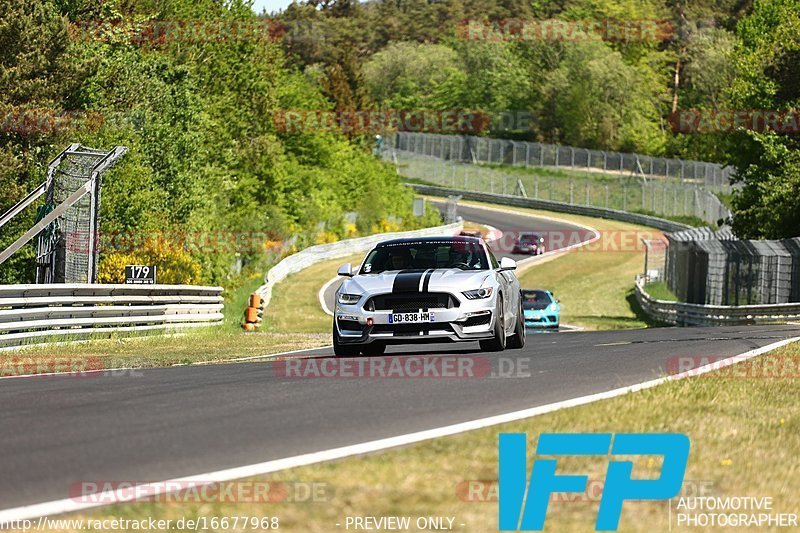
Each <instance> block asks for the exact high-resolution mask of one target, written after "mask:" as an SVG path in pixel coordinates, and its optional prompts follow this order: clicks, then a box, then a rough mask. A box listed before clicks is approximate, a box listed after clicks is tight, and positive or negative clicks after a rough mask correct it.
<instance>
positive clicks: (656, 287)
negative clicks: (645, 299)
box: [645, 281, 678, 302]
mask: <svg viewBox="0 0 800 533" xmlns="http://www.w3.org/2000/svg"><path fill="white" fill-rule="evenodd" d="M645 290H647V294H649V295H650V296H652V297H653V298H655V299H656V300H665V301H667V302H677V301H678V297H677V296H675V294H673V292H672V291H671V290H669V287H667V284H666V283H665V282H663V281H656V282H653V283H648V284H647V285H646V286H645Z"/></svg>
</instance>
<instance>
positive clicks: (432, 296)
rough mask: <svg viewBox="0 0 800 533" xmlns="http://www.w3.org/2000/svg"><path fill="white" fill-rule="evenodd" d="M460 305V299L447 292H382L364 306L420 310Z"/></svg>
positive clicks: (400, 310)
mask: <svg viewBox="0 0 800 533" xmlns="http://www.w3.org/2000/svg"><path fill="white" fill-rule="evenodd" d="M452 307H458V300H456V299H455V298H454V297H453V296H452V295H450V294H447V293H443V292H441V293H438V292H429V293H423V294H380V295H378V296H373V297H372V298H370V299H369V300H367V303H366V304H365V306H364V308H365V309H367V310H368V311H395V312H398V313H402V312H406V311H419V310H420V309H450V308H452Z"/></svg>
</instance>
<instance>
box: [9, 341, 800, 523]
mask: <svg viewBox="0 0 800 533" xmlns="http://www.w3.org/2000/svg"><path fill="white" fill-rule="evenodd" d="M795 341H800V337H792V338H789V339H783V340H781V341H778V342H774V343H772V344H768V345H766V346H762V347H761V348H756V349H754V350H750V351H748V352H745V353H743V354H739V355H732V356H730V357H728V358H725V359H723V360H721V361H716V362H714V363H711V364H708V365H704V366H701V367H699V368H697V369H694V370H689V371H687V372H681V373H680V374H675V375H672V376H666V377H662V378H658V379H653V380H649V381H645V382H642V383H638V384H635V385H628V386H625V387H620V388H617V389H612V390H610V391H606V392H600V393H595V394H589V395H587V396H580V397H578V398H573V399H570V400H562V401H560V402H555V403H551V404H547V405H542V406H539V407H533V408H530V409H523V410H521V411H512V412H510V413H505V414H502V415H495V416H490V417H487V418H480V419H477V420H471V421H468V422H461V423H459V424H453V425H449V426H442V427H439V428H433V429H428V430H424V431H418V432H415V433H408V434H405V435H398V436H396V437H389V438H385V439H379V440H374V441H369V442H363V443H361V444H353V445H350V446H343V447H340V448H332V449H330V450H323V451H319V452H313V453H307V454H303V455H297V456H294V457H287V458H284V459H276V460H272V461H266V462H263V463H255V464H252V465H247V466H241V467H235V468H229V469H225V470H217V471H213V472H206V473H203V474H196V475H192V476H187V477H182V478H177V479H172V480H166V481H162V482H158V483H149V484H143V485H138V486H137V488H138V489H139V490H142V488H144V489H146V490H147V491H148V492H145V493H146V494H162V493H164V492H165V490H164V487H165V486H169V485H170V484H172V486H181V484H182V483H192V482H194V483H204V484H209V483H215V482H221V481H228V480H231V479H239V478H245V477H252V476H258V475H263V474H269V473H272V472H277V471H279V470H285V469H287V468H296V467H299V466H307V465H311V464H315V463H320V462H323V461H332V460H335V459H343V458H345V457H349V456H352V455H360V454H365V453H371V452H377V451H381V450H385V449H387V448H394V447H397V446H404V445H407V444H414V443H417V442H422V441H426V440H431V439H435V438H440V437H447V436H451V435H456V434H458V433H463V432H466V431H472V430H476V429H483V428H486V427H489V426H493V425H497V424H503V423H506V422H514V421H517V420H521V419H524V418H530V417H534V416H539V415H543V414H546V413H551V412H553V411H557V410H560V409H566V408H569V407H577V406H580V405H586V404H589V403H592V402H596V401H600V400H607V399H610V398H615V397H617V396H623V395H625V394H629V393H632V392H639V391H641V390H645V389H649V388H652V387H655V386H657V385H662V384H664V383H667V382H670V381H677V380H680V379H684V378H688V377H694V376H697V375H700V374H705V373H707V372H711V371H714V370H719V369H721V368H725V367H727V366H730V365H733V364H735V363H739V362H742V361H745V360H747V359H751V358H753V357H757V356H759V355H762V354H764V353H766V352H769V351H772V350H775V349H777V348H780V347H782V346H785V345H787V344H790V343H792V342H795ZM132 490H136V489H127V490H126V489H119V490H115V491H106V492H102V493H98V494H93V495H92V497H94V498H96V499H98V500H101V501H102V503H97V502H77V501H75V500H74V499H63V500H54V501H50V502H44V503H37V504H32V505H26V506H22V507H14V508H10V509H5V510H2V511H0V524H1V523H8V522H13V521H17V520H26V519H31V518H36V517H39V516H47V515H55V514H61V513H66V512H75V511H82V510H86V509H91V508H94V507H100V506H103V505H108V504H110V503H124V502H125V501H127V500H129V499H130V494H131V491H132ZM150 491H152V492H150ZM134 494H135V493H134ZM126 499H127V500H126Z"/></svg>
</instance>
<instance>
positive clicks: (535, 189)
mask: <svg viewBox="0 0 800 533" xmlns="http://www.w3.org/2000/svg"><path fill="white" fill-rule="evenodd" d="M533 197H534V198H536V199H537V200H538V199H539V176H536V179H535V180H534V182H533Z"/></svg>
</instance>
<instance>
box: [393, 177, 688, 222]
mask: <svg viewBox="0 0 800 533" xmlns="http://www.w3.org/2000/svg"><path fill="white" fill-rule="evenodd" d="M408 185H410V186H411V187H413V188H414V190H415V191H416V192H418V193H420V194H427V195H429V196H453V195H455V196H461V197H462V198H463V199H465V200H473V201H476V202H489V203H493V204H501V205H512V206H517V207H529V208H533V209H545V210H547V211H556V212H559V213H571V214H573V215H585V216H589V217H597V218H608V219H612V220H621V221H623V222H630V223H632V224H641V225H642V226H650V227H653V228H658V229H660V230H663V231H681V230H685V229H690V228H691V226H688V225H686V224H681V223H679V222H673V221H671V220H666V219H663V218H658V217H651V216H648V215H641V214H639V213H628V212H626V211H618V210H616V209H604V208H602V207H590V206H585V205H570V204H567V203H564V202H554V201H551V200H536V199H534V198H526V197H524V196H511V195H508V194H492V193H486V192H474V191H462V190H459V189H448V188H445V187H435V186H432V185H417V184H413V183H410V184H408Z"/></svg>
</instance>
